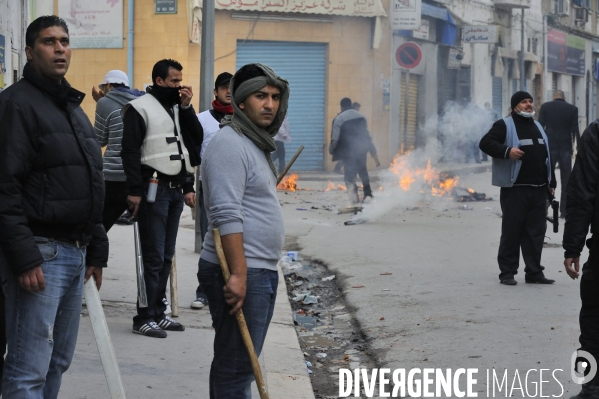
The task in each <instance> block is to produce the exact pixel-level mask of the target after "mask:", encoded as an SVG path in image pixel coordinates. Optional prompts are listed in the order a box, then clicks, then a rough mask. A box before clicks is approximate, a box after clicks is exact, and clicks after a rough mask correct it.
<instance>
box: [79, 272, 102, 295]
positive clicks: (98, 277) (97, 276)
mask: <svg viewBox="0 0 599 399" xmlns="http://www.w3.org/2000/svg"><path fill="white" fill-rule="evenodd" d="M102 271H103V268H102V267H95V266H88V267H87V269H86V270H85V277H84V279H83V283H87V280H89V278H90V277H91V276H94V279H95V280H96V288H98V291H100V287H101V286H102Z"/></svg>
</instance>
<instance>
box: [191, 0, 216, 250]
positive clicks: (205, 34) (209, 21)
mask: <svg viewBox="0 0 599 399" xmlns="http://www.w3.org/2000/svg"><path fill="white" fill-rule="evenodd" d="M201 43H202V49H201V57H202V59H201V61H200V91H199V93H200V109H199V112H203V111H205V110H207V109H210V104H211V103H212V97H213V93H212V90H213V86H214V0H203V1H202V41H201ZM199 185H200V181H199V171H198V173H196V188H197V187H199ZM198 193H199V190H198ZM199 203H200V201H196V220H195V231H196V236H195V252H196V253H200V251H201V250H202V240H203V238H204V237H202V234H201V230H200V219H201V218H200V207H199Z"/></svg>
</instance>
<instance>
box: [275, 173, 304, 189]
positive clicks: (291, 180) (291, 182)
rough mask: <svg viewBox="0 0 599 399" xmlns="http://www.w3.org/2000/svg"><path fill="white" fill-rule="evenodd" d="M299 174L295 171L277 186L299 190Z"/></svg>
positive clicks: (278, 187)
mask: <svg viewBox="0 0 599 399" xmlns="http://www.w3.org/2000/svg"><path fill="white" fill-rule="evenodd" d="M298 178H299V176H298V175H297V174H296V173H293V174H291V175H289V176H287V177H285V178H284V179H283V181H282V182H280V183H279V185H278V186H277V190H285V191H297V190H298V187H297V179H298Z"/></svg>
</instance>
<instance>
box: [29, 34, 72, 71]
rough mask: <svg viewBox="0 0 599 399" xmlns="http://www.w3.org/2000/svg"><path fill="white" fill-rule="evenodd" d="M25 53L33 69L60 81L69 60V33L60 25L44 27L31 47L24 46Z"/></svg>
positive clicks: (66, 69)
mask: <svg viewBox="0 0 599 399" xmlns="http://www.w3.org/2000/svg"><path fill="white" fill-rule="evenodd" d="M25 54H26V55H27V62H28V63H29V65H30V66H31V67H32V68H33V70H34V71H36V72H37V73H39V74H40V75H42V76H44V77H46V78H48V79H51V80H53V81H55V82H58V83H60V82H61V81H62V78H64V75H66V73H67V71H68V70H69V64H70V62H71V46H70V44H69V35H68V34H67V33H66V32H65V30H64V29H63V28H62V27H61V26H51V27H49V28H46V29H44V30H42V31H41V32H40V33H39V35H38V37H37V38H36V39H35V42H34V43H33V47H29V46H27V47H25Z"/></svg>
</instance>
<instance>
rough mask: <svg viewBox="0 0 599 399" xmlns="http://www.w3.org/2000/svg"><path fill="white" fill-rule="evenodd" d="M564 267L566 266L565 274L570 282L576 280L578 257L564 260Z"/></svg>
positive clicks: (578, 268)
mask: <svg viewBox="0 0 599 399" xmlns="http://www.w3.org/2000/svg"><path fill="white" fill-rule="evenodd" d="M564 266H566V273H568V276H570V278H571V279H572V280H576V279H577V278H578V275H579V273H578V272H579V271H580V257H578V258H566V259H564Z"/></svg>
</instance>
